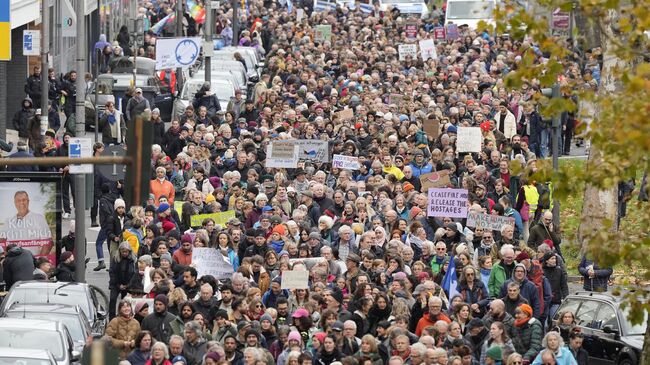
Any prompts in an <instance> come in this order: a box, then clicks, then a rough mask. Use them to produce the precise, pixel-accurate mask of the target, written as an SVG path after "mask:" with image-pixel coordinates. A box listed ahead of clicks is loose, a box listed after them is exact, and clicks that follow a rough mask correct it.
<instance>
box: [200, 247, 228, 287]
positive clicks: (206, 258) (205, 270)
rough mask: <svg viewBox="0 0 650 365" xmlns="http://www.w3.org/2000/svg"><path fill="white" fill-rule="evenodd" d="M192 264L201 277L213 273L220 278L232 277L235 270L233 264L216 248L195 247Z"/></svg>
mask: <svg viewBox="0 0 650 365" xmlns="http://www.w3.org/2000/svg"><path fill="white" fill-rule="evenodd" d="M192 264H193V265H194V267H195V268H196V271H197V273H198V277H199V278H200V277H201V276H203V275H212V276H214V277H215V278H217V279H219V280H221V279H230V278H231V277H232V274H233V273H234V272H235V270H233V267H232V264H231V263H230V262H228V261H227V260H226V259H225V258H224V257H223V255H222V254H221V252H220V251H218V250H216V249H214V248H207V247H195V248H193V249H192Z"/></svg>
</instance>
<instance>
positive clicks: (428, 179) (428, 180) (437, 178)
mask: <svg viewBox="0 0 650 365" xmlns="http://www.w3.org/2000/svg"><path fill="white" fill-rule="evenodd" d="M420 184H421V186H422V191H429V189H431V188H446V187H449V186H451V180H450V179H449V170H441V171H437V172H430V173H428V174H422V175H420Z"/></svg>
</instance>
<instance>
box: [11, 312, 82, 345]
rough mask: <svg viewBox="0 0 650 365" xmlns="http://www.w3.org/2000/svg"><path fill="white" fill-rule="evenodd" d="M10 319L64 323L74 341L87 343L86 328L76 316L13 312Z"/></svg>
mask: <svg viewBox="0 0 650 365" xmlns="http://www.w3.org/2000/svg"><path fill="white" fill-rule="evenodd" d="M7 317H10V318H29V319H46V320H49V321H57V322H61V323H63V324H64V325H65V326H66V327H67V328H68V331H69V332H70V336H71V337H72V339H73V340H74V341H85V340H86V334H85V333H84V327H83V325H82V324H81V323H80V322H79V317H77V315H76V314H63V313H39V312H20V311H16V312H14V311H12V312H8V313H7Z"/></svg>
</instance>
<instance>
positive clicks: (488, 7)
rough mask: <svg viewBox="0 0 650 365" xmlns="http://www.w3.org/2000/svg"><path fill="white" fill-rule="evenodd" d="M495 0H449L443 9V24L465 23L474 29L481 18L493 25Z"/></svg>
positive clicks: (459, 24)
mask: <svg viewBox="0 0 650 365" xmlns="http://www.w3.org/2000/svg"><path fill="white" fill-rule="evenodd" d="M495 7H496V0H449V1H447V9H446V11H445V24H449V23H454V24H456V25H458V26H459V27H460V26H461V25H464V24H467V25H468V26H469V29H476V27H477V26H478V23H479V22H480V21H481V20H482V21H484V22H486V23H487V24H492V25H494V24H495V22H494V8H495Z"/></svg>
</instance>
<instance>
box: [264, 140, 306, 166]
mask: <svg viewBox="0 0 650 365" xmlns="http://www.w3.org/2000/svg"><path fill="white" fill-rule="evenodd" d="M264 166H266V167H276V168H289V169H295V168H296V167H297V166H298V146H297V145H296V144H295V143H294V141H273V142H271V143H270V144H269V145H268V147H267V148H266V160H265V161H264Z"/></svg>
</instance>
